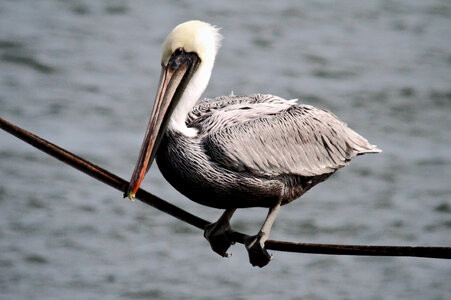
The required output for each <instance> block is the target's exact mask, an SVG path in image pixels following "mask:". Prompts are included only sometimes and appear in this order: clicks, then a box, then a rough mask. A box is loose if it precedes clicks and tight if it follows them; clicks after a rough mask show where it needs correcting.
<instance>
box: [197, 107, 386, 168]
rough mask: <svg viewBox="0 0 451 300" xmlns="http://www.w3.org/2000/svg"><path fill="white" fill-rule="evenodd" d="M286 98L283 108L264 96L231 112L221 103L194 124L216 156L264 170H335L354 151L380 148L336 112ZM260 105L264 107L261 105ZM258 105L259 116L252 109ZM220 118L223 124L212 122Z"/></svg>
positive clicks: (218, 159) (228, 164) (220, 160)
mask: <svg viewBox="0 0 451 300" xmlns="http://www.w3.org/2000/svg"><path fill="white" fill-rule="evenodd" d="M278 99H280V98H278ZM282 100H283V99H282ZM283 101H285V102H281V103H279V104H278V106H279V109H275V108H274V107H273V106H271V105H270V106H269V110H268V106H267V105H266V104H264V103H263V102H264V101H263V102H262V103H255V105H250V106H249V107H246V108H245V109H243V106H240V108H239V109H238V111H234V113H233V114H230V115H227V113H226V111H224V110H221V109H219V110H217V111H214V112H210V113H206V114H203V115H202V116H201V117H199V118H198V119H195V120H193V121H192V125H195V127H197V128H198V129H199V130H200V131H201V132H203V134H202V136H203V137H202V143H203V145H204V147H205V151H206V152H207V154H208V155H209V156H210V158H211V160H212V161H214V162H216V163H218V164H219V165H222V166H223V167H226V168H230V169H234V170H236V171H250V172H252V173H254V174H258V175H262V176H278V175H282V174H297V175H301V176H316V175H321V174H325V173H331V172H334V171H335V170H336V169H338V168H341V167H343V166H345V165H347V164H348V162H349V160H350V159H351V158H352V157H354V156H356V155H359V154H364V153H371V152H373V153H377V152H380V150H379V149H378V148H377V147H376V146H374V145H371V144H369V143H368V141H367V140H366V139H365V138H363V137H361V136H360V135H358V134H357V133H356V132H354V131H353V130H351V129H350V128H348V127H347V125H346V124H345V123H343V122H341V121H340V120H339V119H338V118H337V117H336V116H335V115H333V114H332V113H330V112H327V111H324V110H320V109H316V108H314V107H312V106H308V105H297V104H294V103H293V102H290V101H286V100H283ZM241 104H242V103H241ZM262 104H264V105H262ZM265 105H266V106H265ZM232 106H233V105H232ZM261 108H263V110H264V112H263V111H258V110H259V109H261ZM233 109H234V108H233V107H232V108H231V110H233ZM254 109H255V110H257V112H258V113H257V115H259V117H255V115H256V114H255V111H254V114H252V110H254ZM268 111H269V113H268ZM229 112H230V110H229ZM224 114H225V115H224ZM221 116H226V117H224V118H221ZM249 116H252V117H250V118H249ZM209 121H210V122H209ZM218 121H220V123H221V125H220V126H214V125H212V123H216V122H218ZM228 121H229V122H228ZM206 127H208V130H203V129H205V128H206Z"/></svg>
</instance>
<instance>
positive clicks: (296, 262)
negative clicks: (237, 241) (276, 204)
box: [0, 0, 451, 299]
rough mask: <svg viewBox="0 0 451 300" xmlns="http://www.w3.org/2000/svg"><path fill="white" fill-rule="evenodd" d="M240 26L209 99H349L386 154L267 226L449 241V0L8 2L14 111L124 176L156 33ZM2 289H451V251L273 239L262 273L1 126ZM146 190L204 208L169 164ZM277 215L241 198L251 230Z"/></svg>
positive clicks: (11, 295) (226, 31)
mask: <svg viewBox="0 0 451 300" xmlns="http://www.w3.org/2000/svg"><path fill="white" fill-rule="evenodd" d="M190 19H201V20H204V21H207V22H210V23H212V24H216V25H218V26H220V27H222V28H223V29H222V33H223V35H224V36H225V39H224V41H223V47H222V48H221V49H220V52H219V55H218V57H217V61H216V66H215V69H214V72H213V75H212V78H211V81H210V85H209V87H208V88H207V91H206V93H205V95H204V96H210V97H214V96H219V95H224V94H229V93H230V92H231V91H232V90H233V91H234V93H235V94H251V93H256V92H261V93H272V94H276V95H279V96H281V97H284V98H297V99H300V102H302V103H307V104H311V105H315V106H317V107H321V108H325V109H328V110H331V111H333V112H334V113H335V114H337V115H338V116H339V117H340V118H341V119H342V120H344V121H345V122H347V123H348V124H349V125H350V126H351V127H352V128H353V129H355V130H356V131H357V132H359V133H360V134H362V135H363V136H365V137H366V138H368V139H369V140H370V142H371V143H373V144H377V145H378V146H379V147H380V148H382V149H383V150H384V152H383V153H381V154H378V155H366V156H363V157H358V158H356V159H355V160H353V162H352V163H351V165H350V166H349V167H346V168H344V169H342V170H340V171H339V172H337V174H335V175H334V176H332V177H331V178H330V179H329V180H328V181H327V182H325V183H322V184H320V185H318V186H316V187H315V188H314V189H312V190H311V191H309V192H308V193H307V194H306V195H305V196H303V197H302V198H301V199H299V200H297V201H295V202H293V203H291V204H290V205H288V206H285V207H283V208H282V210H281V212H280V215H279V217H278V219H277V220H276V223H275V225H274V227H273V231H272V234H271V238H273V239H279V240H288V241H298V242H318V243H342V244H380V245H418V246H419V245H422V246H428V245H435V246H438V245H441V246H451V199H450V198H451V184H450V182H451V156H450V153H451V134H450V129H451V117H450V113H451V84H450V83H451V31H450V30H451V5H450V2H449V1H440V0H431V1H420V0H418V1H412V0H411V1H407V0H405V1H316V2H315V3H314V4H313V3H310V4H307V3H298V2H295V1H271V2H269V1H268V2H264V3H262V1H260V2H258V3H257V2H254V1H227V2H223V3H213V2H210V1H196V2H195V4H194V3H192V2H188V1H164V2H158V4H155V2H152V3H151V2H150V1H130V2H128V1H106V0H105V1H75V0H74V1H71V0H66V1H56V0H44V1H31V0H29V1H25V0H23V1H7V0H5V1H1V2H0V113H1V114H0V115H1V117H3V118H5V119H7V120H9V121H11V122H13V123H16V124H18V125H20V126H23V127H24V128H26V129H28V130H30V131H32V132H33V133H36V134H38V135H40V136H42V137H44V138H46V139H48V140H50V141H52V142H54V143H56V144H58V145H60V146H62V147H64V148H66V149H68V150H70V151H72V152H74V153H76V154H78V155H80V156H82V157H85V158H87V159H88V160H90V161H92V162H94V163H96V164H98V165H100V166H102V167H104V168H106V169H108V170H110V171H112V172H114V173H116V174H118V175H119V176H121V177H123V178H126V179H128V178H129V177H130V175H131V172H132V170H133V166H134V163H135V161H136V157H137V155H138V151H139V147H140V144H141V139H142V136H143V134H144V131H145V127H146V122H147V120H148V117H149V113H150V110H151V107H152V101H153V96H154V95H155V92H156V91H155V90H156V86H157V83H158V76H159V68H160V66H159V62H160V45H161V43H162V42H163V40H164V38H165V36H166V34H167V33H168V32H169V31H170V30H171V29H172V28H173V27H174V26H175V25H177V24H178V23H181V22H183V21H186V20H190ZM0 178H1V180H0V298H1V299H149V298H151V299H213V298H219V299H221V298H222V299H450V298H451V285H450V282H451V262H449V261H447V260H434V259H420V258H375V257H373V258H371V257H350V256H344V257H339V256H324V255H310V254H291V253H282V252H274V253H273V254H274V256H275V258H274V260H273V261H272V262H271V263H270V264H269V265H268V266H267V267H265V268H264V269H258V268H252V267H251V265H250V264H248V258H247V254H246V252H245V250H244V248H243V246H242V245H235V246H234V247H232V248H231V252H232V253H233V256H232V257H231V258H229V259H224V258H221V257H219V256H218V255H216V254H215V253H213V252H212V251H211V250H210V247H209V245H208V243H207V242H206V241H205V240H204V238H203V237H202V232H201V231H199V230H197V229H195V228H193V227H190V226H189V225H186V224H184V223H182V222H181V221H178V220H176V219H173V218H172V217H170V216H168V215H166V214H164V213H161V212H159V211H157V210H155V209H153V208H151V207H148V206H146V205H144V204H142V203H140V202H139V201H136V202H133V203H132V202H130V201H128V200H125V199H122V195H121V193H120V192H118V191H116V190H113V189H111V188H110V187H108V186H106V185H103V184H101V183H99V182H97V181H95V180H93V179H91V178H89V177H87V176H86V175H83V174H81V173H80V172H78V171H76V170H74V169H71V168H69V167H67V166H66V165H64V164H62V163H60V162H58V161H56V160H55V159H53V158H51V157H48V156H47V155H45V154H43V153H41V152H39V151H38V150H35V149H34V148H32V147H30V146H28V145H26V144H25V143H23V142H22V141H20V140H18V139H16V138H14V137H12V136H10V135H9V134H7V133H5V132H0ZM143 187H144V188H146V189H147V190H149V191H151V192H152V193H154V194H156V195H158V196H160V197H162V198H163V199H166V200H168V201H170V202H172V203H174V204H176V205H178V206H180V207H183V208H184V209H186V210H188V211H190V212H192V213H194V214H196V215H199V216H201V217H203V218H206V219H208V220H211V221H213V220H215V219H216V218H217V217H218V216H219V215H220V213H221V211H219V210H215V209H211V208H208V207H203V206H200V205H198V204H196V203H193V202H191V201H189V200H188V199H186V198H184V197H183V196H181V195H180V194H179V193H178V192H176V191H175V190H174V189H173V188H172V187H171V186H169V184H168V183H166V182H165V180H164V179H163V178H162V176H161V175H160V173H159V171H158V168H156V167H153V168H152V170H151V171H150V173H149V174H148V175H147V177H146V179H145V181H144V183H143ZM265 215H266V211H265V210H264V209H247V210H240V211H238V212H237V214H236V215H235V216H234V218H233V219H232V226H234V227H235V228H236V229H238V230H241V231H244V232H247V233H255V232H256V231H257V230H258V229H259V226H260V225H261V223H262V222H263V220H264V217H265Z"/></svg>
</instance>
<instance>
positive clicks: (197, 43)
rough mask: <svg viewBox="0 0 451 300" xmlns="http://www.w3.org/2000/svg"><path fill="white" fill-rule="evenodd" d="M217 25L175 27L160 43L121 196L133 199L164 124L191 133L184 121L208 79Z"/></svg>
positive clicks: (217, 38) (196, 23)
mask: <svg viewBox="0 0 451 300" xmlns="http://www.w3.org/2000/svg"><path fill="white" fill-rule="evenodd" d="M218 31H219V29H218V28H216V27H214V26H212V25H210V24H208V23H205V22H201V21H188V22H185V23H182V24H180V25H178V26H177V27H175V28H174V29H173V30H172V31H171V33H170V34H169V35H168V37H167V38H166V40H165V41H164V43H163V47H162V57H161V75H160V83H159V87H158V92H157V95H156V98H155V102H154V106H153V110H152V114H151V116H150V120H149V123H148V126H147V130H146V134H145V136H144V140H143V144H142V146H141V151H140V154H139V157H138V161H137V163H136V166H135V170H134V171H133V175H132V178H131V180H130V184H129V186H128V190H127V193H126V195H125V196H127V197H128V198H130V200H133V197H134V196H135V194H136V192H137V191H138V189H139V186H140V185H141V182H142V180H143V179H144V176H145V174H146V173H147V171H148V170H149V168H150V166H151V165H152V162H153V160H154V158H155V155H156V153H157V150H158V146H159V145H160V142H161V140H162V138H163V136H164V133H165V132H166V130H167V129H168V127H169V128H170V129H172V130H177V131H179V132H180V133H181V134H185V135H188V136H193V135H195V134H196V131H195V130H194V129H192V128H187V127H186V124H185V121H186V116H187V115H188V113H189V111H190V110H191V109H192V108H193V106H194V104H195V103H196V101H197V100H198V99H199V97H200V96H201V94H202V93H203V91H204V90H205V88H206V87H207V85H208V81H209V80H210V75H211V71H212V69H213V65H214V61H215V57H216V53H217V51H218V49H219V46H220V41H221V38H222V37H221V35H220V34H219V32H218Z"/></svg>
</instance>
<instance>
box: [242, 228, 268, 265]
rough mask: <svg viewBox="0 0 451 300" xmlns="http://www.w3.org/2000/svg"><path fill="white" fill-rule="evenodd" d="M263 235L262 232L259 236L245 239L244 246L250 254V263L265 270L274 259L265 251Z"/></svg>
mask: <svg viewBox="0 0 451 300" xmlns="http://www.w3.org/2000/svg"><path fill="white" fill-rule="evenodd" d="M262 239H263V233H262V232H260V233H258V234H257V235H254V236H249V237H246V238H245V239H244V245H245V246H246V250H247V252H248V254H249V262H250V263H251V264H252V266H254V267H255V266H258V267H260V268H263V267H264V266H266V265H267V264H268V263H269V262H270V261H271V260H272V258H273V256H272V255H270V254H269V253H268V251H266V249H265V243H264V241H262Z"/></svg>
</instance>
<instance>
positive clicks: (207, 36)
mask: <svg viewBox="0 0 451 300" xmlns="http://www.w3.org/2000/svg"><path fill="white" fill-rule="evenodd" d="M221 38H222V37H221V35H220V34H219V32H218V29H217V28H216V27H214V26H212V25H210V24H207V23H204V22H201V21H189V22H185V23H182V24H180V25H178V26H177V27H175V28H174V30H173V31H172V32H171V33H170V34H169V36H168V37H167V38H166V40H165V42H164V43H163V55H162V59H161V65H162V71H161V77H160V84H159V89H158V92H157V96H156V99H155V103H154V108H153V111H152V114H151V117H150V121H149V125H148V127H147V131H146V134H145V137H144V141H143V145H142V147H141V152H140V155H139V158H138V162H137V164H136V167H135V170H134V172H133V175H132V178H131V180H130V185H129V188H128V191H127V196H128V197H129V198H130V199H133V197H134V195H135V193H136V192H137V190H138V188H139V186H140V184H141V182H142V180H143V178H144V175H145V174H146V172H147V171H148V169H149V168H150V165H151V164H152V162H153V160H154V159H155V158H156V161H157V164H158V167H159V169H160V171H161V173H162V174H163V176H164V177H165V179H166V180H167V181H168V182H169V183H170V184H171V185H172V186H174V187H175V188H176V189H177V190H178V191H179V192H181V193H182V194H183V195H185V196H186V197H188V198H189V199H191V200H193V201H195V202H197V203H200V204H202V205H206V206H210V207H215V208H219V209H225V212H224V213H223V215H222V216H221V217H220V218H219V220H218V221H217V222H215V223H212V224H209V225H208V226H207V227H206V228H205V232H204V236H205V237H206V238H207V240H208V241H209V242H210V245H211V247H212V249H213V250H214V251H215V252H217V253H218V254H220V255H221V256H229V254H227V252H226V251H227V249H228V248H229V247H230V245H231V241H230V240H229V238H228V236H230V233H231V232H232V229H231V228H230V224H229V220H230V218H231V217H232V215H233V213H234V212H235V210H236V209H237V208H246V207H267V208H269V213H268V216H267V218H266V220H265V222H264V224H263V226H262V228H261V230H260V231H259V233H258V234H257V235H255V236H249V237H247V238H246V239H245V246H246V249H247V250H248V252H249V259H250V262H251V264H252V265H254V266H259V267H263V266H265V265H266V264H267V263H268V262H269V261H270V260H271V258H272V256H270V255H269V254H268V253H267V251H266V250H265V249H264V243H265V241H266V240H267V239H268V237H269V232H270V229H271V227H272V224H273V222H274V220H275V218H276V216H277V213H278V211H279V208H280V206H281V205H285V204H287V203H289V202H291V201H293V200H295V199H297V198H299V197H300V196H301V195H303V194H304V193H305V192H306V191H308V190H309V189H310V188H312V187H313V186H315V185H316V184H318V183H319V182H322V181H324V180H326V179H327V178H328V177H329V176H330V175H332V174H333V173H334V172H335V171H336V170H338V169H339V168H342V167H344V166H346V165H347V164H349V162H350V160H351V159H352V158H353V157H355V156H357V155H361V154H365V153H378V152H380V151H381V150H380V149H378V148H377V147H376V146H374V145H371V144H369V143H368V141H367V140H366V139H365V138H363V137H362V136H360V135H359V134H357V133H356V132H354V131H353V130H352V129H350V128H349V127H348V126H347V125H346V124H345V123H343V122H342V121H340V120H339V119H338V118H337V117H336V116H335V115H334V114H332V113H330V112H328V111H326V110H322V109H318V108H315V107H313V106H309V105H303V104H298V103H296V101H295V100H285V99H282V98H280V97H277V96H273V95H262V94H255V95H250V96H244V97H240V96H235V95H230V96H224V97H219V98H216V99H205V100H202V101H200V102H198V100H199V98H200V96H201V94H202V93H203V91H204V90H205V88H206V87H207V84H208V81H209V79H210V75H211V72H212V69H213V65H214V60H215V57H216V53H217V50H218V48H219V46H220V41H221Z"/></svg>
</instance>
